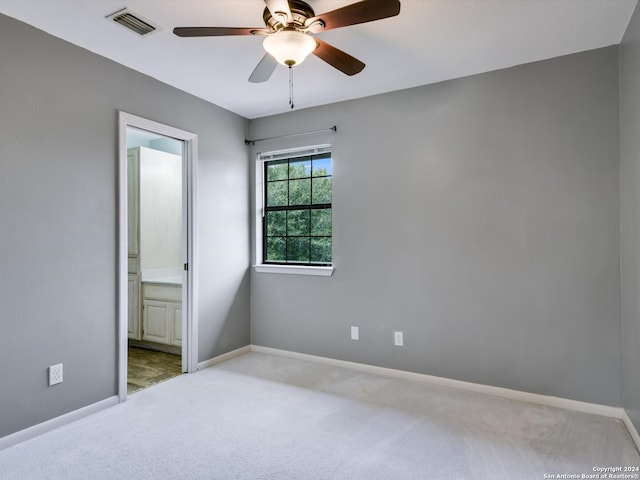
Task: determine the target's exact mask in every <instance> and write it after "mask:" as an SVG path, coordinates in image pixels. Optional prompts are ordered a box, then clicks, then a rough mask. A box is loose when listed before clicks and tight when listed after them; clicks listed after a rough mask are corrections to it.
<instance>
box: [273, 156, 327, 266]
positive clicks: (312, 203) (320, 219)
mask: <svg viewBox="0 0 640 480" xmlns="http://www.w3.org/2000/svg"><path fill="white" fill-rule="evenodd" d="M264 178H265V192H264V194H265V219H264V222H263V255H264V258H263V263H272V264H296V265H318V266H320V265H331V238H332V232H331V178H332V174H331V153H329V152H327V153H322V154H318V155H309V156H305V157H294V158H287V159H283V160H272V161H268V162H264Z"/></svg>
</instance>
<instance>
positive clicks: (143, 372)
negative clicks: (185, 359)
mask: <svg viewBox="0 0 640 480" xmlns="http://www.w3.org/2000/svg"><path fill="white" fill-rule="evenodd" d="M181 373H182V358H181V356H180V355H173V354H171V353H164V352H157V351H155V350H149V349H146V348H140V347H131V346H130V347H129V358H128V372H127V394H128V395H131V394H132V393H135V392H137V391H139V390H142V389H144V388H147V387H150V386H151V385H154V384H156V383H159V382H163V381H164V380H168V379H169V378H173V377H176V376H178V375H180V374H181Z"/></svg>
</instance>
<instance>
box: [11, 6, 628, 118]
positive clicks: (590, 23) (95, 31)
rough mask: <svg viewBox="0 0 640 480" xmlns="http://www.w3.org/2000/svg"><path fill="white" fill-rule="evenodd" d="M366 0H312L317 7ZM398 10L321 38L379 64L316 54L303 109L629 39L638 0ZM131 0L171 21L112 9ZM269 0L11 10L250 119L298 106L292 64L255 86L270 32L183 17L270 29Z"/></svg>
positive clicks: (301, 70) (301, 75) (303, 86)
mask: <svg viewBox="0 0 640 480" xmlns="http://www.w3.org/2000/svg"><path fill="white" fill-rule="evenodd" d="M354 1H355V0H308V3H309V4H311V6H312V7H313V8H314V10H315V12H316V14H321V13H324V12H327V11H331V10H334V9H336V8H340V7H342V6H345V5H348V4H351V3H354ZM401 2H402V4H401V11H400V15H399V16H397V17H393V18H389V19H385V20H380V21H377V22H371V23H367V24H362V25H355V26H351V27H345V28H341V29H336V30H331V31H328V32H324V33H321V34H319V37H320V38H322V39H323V40H325V41H326V42H329V43H331V44H333V45H334V46H336V47H338V48H340V49H342V50H345V51H346V52H348V53H350V54H351V55H353V56H355V57H357V58H359V59H360V60H362V61H363V62H365V63H366V64H367V66H366V68H365V69H364V71H362V72H361V73H360V74H358V75H355V76H353V77H348V76H346V75H344V74H343V73H341V72H339V71H337V70H335V69H334V68H332V67H330V66H329V65H328V64H326V63H324V62H323V61H322V60H320V59H318V58H316V57H314V56H310V57H309V58H308V59H307V60H306V61H305V62H304V63H303V64H301V65H299V66H298V67H295V69H294V75H295V78H294V81H295V90H294V100H295V105H296V109H300V108H305V107H310V106H316V105H323V104H327V103H333V102H336V101H341V100H347V99H351V98H358V97H363V96H368V95H374V94H378V93H383V92H388V91H393V90H400V89H404V88H409V87H414V86H418V85H425V84H429V83H434V82H438V81H442V80H448V79H451V78H457V77H462V76H467V75H472V74H475V73H480V72H486V71H490V70H495V69H499V68H505V67H510V66H513V65H518V64H522V63H528V62H532V61H536V60H542V59H545V58H551V57H556V56H559V55H566V54H569V53H575V52H579V51H583V50H590V49H594V48H599V47H604V46H608V45H614V44H618V43H620V40H621V39H622V35H623V34H624V31H625V28H626V27H627V25H628V23H629V19H630V17H631V14H632V13H633V10H634V8H635V6H636V3H637V0H401ZM124 7H129V8H131V9H132V10H134V11H136V12H137V13H139V14H140V15H142V16H144V17H146V18H148V19H149V20H152V21H153V22H155V23H157V24H159V25H160V26H161V27H162V28H163V30H162V31H160V32H157V33H153V34H151V35H148V36H146V37H140V36H138V35H136V34H134V33H132V32H130V31H128V30H127V29H125V28H123V27H121V26H120V25H117V24H115V23H113V22H111V21H107V20H106V19H105V16H107V15H108V14H110V13H113V12H115V11H116V10H120V9H121V8H124ZM264 7H265V5H264V2H263V0H0V12H1V13H4V14H5V15H8V16H11V17H15V18H17V19H19V20H22V21H24V22H26V23H28V24H31V25H33V26H35V27H37V28H39V29H42V30H44V31H46V32H49V33H51V34H52V35H55V36H56V37H60V38H62V39H65V40H67V41H69V42H71V43H74V44H76V45H80V46H81V47H84V48H86V49H88V50H91V51H92V52H95V53H97V54H100V55H102V56H104V57H107V58H110V59H112V60H114V61H116V62H118V63H121V64H123V65H126V66H128V67H130V68H133V69H135V70H137V71H140V72H142V73H145V74H147V75H150V76H151V77H154V78H156V79H158V80H161V81H163V82H165V83H168V84H170V85H173V86H175V87H177V88H180V89H182V90H184V91H186V92H189V93H191V94H193V95H196V96H198V97H201V98H203V99H205V100H208V101H210V102H212V103H215V104H216V105H219V106H221V107H224V108H226V109H228V110H231V111H233V112H236V113H238V114H240V115H242V116H244V117H246V118H257V117H262V116H266V115H270V114H274V113H281V112H286V111H288V110H289V105H288V101H289V88H288V73H287V68H286V67H283V66H279V67H278V68H277V69H276V71H275V73H274V74H273V76H272V77H271V79H270V80H269V81H268V82H265V83H262V84H253V83H249V82H248V81H247V78H248V77H249V75H250V74H251V72H252V71H253V68H254V67H255V66H256V64H257V63H258V61H259V60H260V59H261V58H262V55H263V54H264V50H263V49H262V38H261V37H209V38H179V37H176V36H175V35H173V33H172V29H173V28H174V27H178V26H181V27H184V26H216V27H217V26H221V27H263V26H264V24H263V22H262V11H263V10H264Z"/></svg>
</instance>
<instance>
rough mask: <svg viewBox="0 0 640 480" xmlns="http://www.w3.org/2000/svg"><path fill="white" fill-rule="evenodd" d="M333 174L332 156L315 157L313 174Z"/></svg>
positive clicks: (315, 175)
mask: <svg viewBox="0 0 640 480" xmlns="http://www.w3.org/2000/svg"><path fill="white" fill-rule="evenodd" d="M327 175H331V157H328V158H321V159H317V160H316V159H315V158H314V159H313V176H314V177H320V176H327Z"/></svg>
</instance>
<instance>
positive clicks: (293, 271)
mask: <svg viewBox="0 0 640 480" xmlns="http://www.w3.org/2000/svg"><path fill="white" fill-rule="evenodd" d="M326 152H331V145H330V144H322V145H313V146H307V147H300V148H289V149H286V150H275V151H270V152H260V153H257V154H256V163H255V178H256V188H255V202H256V205H255V212H256V213H255V225H254V227H255V228H254V246H255V252H256V264H255V265H254V266H253V268H254V269H255V271H256V272H258V273H281V274H289V275H316V276H323V277H328V276H331V275H332V274H333V271H334V270H335V266H334V264H333V263H332V265H330V266H317V267H316V266H313V265H272V264H265V263H262V259H263V244H262V242H263V238H262V223H263V221H264V211H265V209H264V207H265V206H264V162H268V161H271V160H278V159H281V158H283V159H284V158H292V157H304V156H307V155H317V154H320V153H326ZM332 162H333V157H332ZM332 170H333V168H332ZM332 203H333V202H332ZM332 238H333V234H332ZM331 244H332V248H333V241H332V242H331ZM331 257H332V262H333V255H331Z"/></svg>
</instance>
